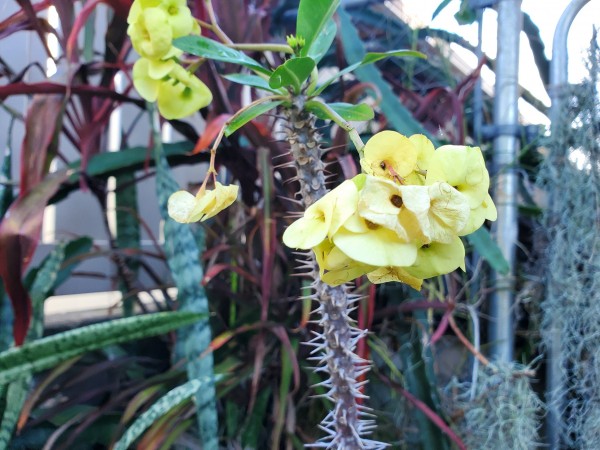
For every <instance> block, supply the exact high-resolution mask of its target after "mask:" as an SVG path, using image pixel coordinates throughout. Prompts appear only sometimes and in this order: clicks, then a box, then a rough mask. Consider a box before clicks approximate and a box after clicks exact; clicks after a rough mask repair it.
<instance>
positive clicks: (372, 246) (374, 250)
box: [332, 214, 417, 266]
mask: <svg viewBox="0 0 600 450" xmlns="http://www.w3.org/2000/svg"><path fill="white" fill-rule="evenodd" d="M332 240H333V243H334V244H335V245H336V246H337V247H339V249H340V250H341V251H342V252H343V253H345V254H346V255H347V256H348V257H350V258H352V259H354V260H355V261H357V262H360V263H363V264H368V265H372V266H410V265H412V264H413V263H414V261H415V259H416V257H417V246H416V245H415V244H414V243H409V242H404V241H402V240H400V239H399V238H398V235H397V234H396V232H394V231H392V230H390V229H388V228H385V227H382V226H381V225H378V224H375V223H373V222H370V221H368V220H365V219H363V218H362V217H360V216H359V215H358V214H354V215H353V216H351V217H350V218H349V219H348V220H347V221H346V223H344V226H343V227H341V228H340V229H339V230H338V232H337V233H335V234H334V235H333V237H332Z"/></svg>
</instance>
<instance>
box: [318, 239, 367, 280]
mask: <svg viewBox="0 0 600 450" xmlns="http://www.w3.org/2000/svg"><path fill="white" fill-rule="evenodd" d="M313 251H314V252H315V257H316V260H317V263H318V264H319V274H320V277H321V280H322V281H324V282H325V283H327V284H329V285H330V286H339V285H340V284H344V283H348V282H349V281H352V280H355V279H356V278H358V277H360V276H362V275H364V274H365V273H367V272H369V271H370V270H373V269H374V267H373V266H369V265H367V264H362V263H359V262H357V261H354V260H353V259H352V258H349V257H348V255H346V254H344V253H343V252H342V251H341V250H340V249H339V248H338V247H336V246H335V245H334V244H333V243H332V242H331V241H330V240H329V239H325V240H324V241H323V242H321V243H320V244H319V245H317V246H316V247H314V248H313Z"/></svg>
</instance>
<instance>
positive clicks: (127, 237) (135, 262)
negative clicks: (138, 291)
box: [115, 172, 141, 317]
mask: <svg viewBox="0 0 600 450" xmlns="http://www.w3.org/2000/svg"><path fill="white" fill-rule="evenodd" d="M115 181H116V187H115V197H116V199H115V200H116V216H117V217H116V219H117V236H116V244H117V247H118V248H119V250H120V251H119V252H118V254H117V255H115V256H116V257H117V258H120V259H121V261H120V262H119V261H118V262H117V264H124V265H125V266H126V267H127V272H128V273H127V276H126V277H119V278H120V279H119V290H120V291H121V293H122V294H123V315H124V316H125V317H128V316H132V315H133V307H134V304H135V302H136V299H137V298H138V296H137V295H131V290H132V288H133V283H135V281H136V280H137V277H138V272H139V267H140V259H139V256H138V255H139V252H137V251H138V250H139V249H140V239H141V229H140V220H139V217H140V215H139V214H138V200H137V199H138V195H137V183H136V179H135V172H129V173H124V174H121V175H119V176H117V177H115ZM127 253H129V254H130V255H131V256H126V255H127ZM123 278H126V279H123Z"/></svg>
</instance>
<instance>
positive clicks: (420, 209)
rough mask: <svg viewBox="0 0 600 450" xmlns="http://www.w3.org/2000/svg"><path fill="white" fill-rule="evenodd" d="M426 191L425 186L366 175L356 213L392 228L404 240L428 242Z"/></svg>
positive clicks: (427, 198) (428, 202)
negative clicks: (401, 183) (399, 183)
mask: <svg viewBox="0 0 600 450" xmlns="http://www.w3.org/2000/svg"><path fill="white" fill-rule="evenodd" d="M429 204H430V199H429V193H428V188H427V187H425V186H402V185H398V184H396V183H393V182H391V181H389V180H386V179H384V178H379V177H373V176H368V175H367V177H366V179H365V183H364V188H363V190H362V191H361V193H360V200H359V202H358V214H359V215H360V216H361V217H362V218H363V219H365V220H368V221H370V222H372V223H375V224H377V225H381V226H382V227H385V228H387V229H389V230H393V231H394V232H395V233H396V235H397V237H398V239H400V240H401V241H403V242H411V241H414V240H420V241H423V242H429V239H428V237H427V236H428V235H429V232H428V229H427V228H428V218H427V213H428V211H429Z"/></svg>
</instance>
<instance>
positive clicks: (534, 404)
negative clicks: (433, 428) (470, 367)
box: [444, 364, 544, 450]
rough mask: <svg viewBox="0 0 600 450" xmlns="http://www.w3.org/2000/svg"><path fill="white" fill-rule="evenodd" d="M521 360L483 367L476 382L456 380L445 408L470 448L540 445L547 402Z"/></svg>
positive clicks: (520, 449)
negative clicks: (537, 390) (539, 436)
mask: <svg viewBox="0 0 600 450" xmlns="http://www.w3.org/2000/svg"><path fill="white" fill-rule="evenodd" d="M530 372H531V371H530V370H528V369H527V368H525V367H523V366H520V365H518V364H502V365H490V366H488V367H480V369H479V371H478V376H477V380H476V381H475V382H474V383H471V382H464V383H460V382H458V381H457V380H456V379H454V380H452V381H451V382H450V383H449V384H448V385H447V386H446V388H445V389H444V400H445V402H444V409H445V411H446V414H447V415H448V417H450V418H451V424H452V426H453V428H454V430H455V431H456V432H457V434H458V435H459V437H460V438H461V439H462V441H463V442H464V443H465V445H466V447H467V448H468V449H483V448H486V449H488V448H489V449H498V450H500V449H511V450H527V449H533V448H536V447H537V446H538V445H539V439H538V429H539V428H540V426H541V423H542V417H543V411H544V408H543V406H544V405H543V403H542V402H541V400H540V399H539V398H538V396H537V395H536V393H535V392H534V391H533V389H532V387H531V379H530V377H529V376H528V373H530Z"/></svg>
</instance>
